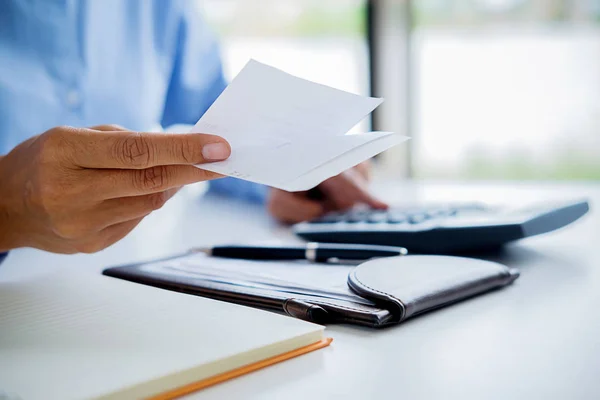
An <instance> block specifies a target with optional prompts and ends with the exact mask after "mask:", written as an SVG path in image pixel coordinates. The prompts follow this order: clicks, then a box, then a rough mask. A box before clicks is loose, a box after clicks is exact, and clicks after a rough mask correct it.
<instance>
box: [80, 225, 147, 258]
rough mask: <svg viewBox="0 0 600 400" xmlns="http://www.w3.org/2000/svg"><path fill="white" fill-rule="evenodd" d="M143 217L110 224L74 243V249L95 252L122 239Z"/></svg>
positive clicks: (82, 251)
mask: <svg viewBox="0 0 600 400" xmlns="http://www.w3.org/2000/svg"><path fill="white" fill-rule="evenodd" d="M142 219H143V218H136V219H133V220H130V221H124V222H121V223H119V224H115V225H111V226H109V227H107V228H105V229H103V230H102V231H100V232H98V233H97V234H96V235H93V236H92V237H89V238H87V239H85V240H82V241H80V242H78V243H76V244H74V249H75V251H77V252H81V253H95V252H98V251H100V250H102V249H105V248H106V247H108V246H110V245H112V244H114V243H116V242H118V241H119V240H121V239H123V238H124V237H125V236H127V234H129V232H131V231H132V230H133V229H134V228H135V227H136V226H137V225H138V224H139V223H140V222H141V221H142Z"/></svg>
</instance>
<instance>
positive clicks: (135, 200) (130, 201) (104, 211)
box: [93, 187, 179, 230]
mask: <svg viewBox="0 0 600 400" xmlns="http://www.w3.org/2000/svg"><path fill="white" fill-rule="evenodd" d="M178 190H179V188H178V187H175V188H172V189H169V190H166V191H164V192H158V193H152V194H148V195H144V196H134V197H123V198H119V199H109V200H105V201H103V202H102V203H100V205H99V206H98V207H97V209H96V210H95V211H94V216H93V219H94V222H93V224H94V226H96V227H98V230H102V229H105V228H107V227H109V226H112V225H116V224H120V223H122V222H126V221H130V220H133V219H137V218H143V217H145V216H147V215H148V214H150V213H151V212H152V211H156V210H158V209H160V208H162V206H164V205H165V203H166V202H167V201H169V199H171V198H172V197H173V196H174V195H175V194H176V193H177V191H178Z"/></svg>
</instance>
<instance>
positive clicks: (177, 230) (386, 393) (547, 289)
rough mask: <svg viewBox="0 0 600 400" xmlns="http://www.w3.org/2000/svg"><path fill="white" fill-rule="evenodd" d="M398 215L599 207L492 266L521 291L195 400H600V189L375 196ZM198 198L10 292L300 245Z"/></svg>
mask: <svg viewBox="0 0 600 400" xmlns="http://www.w3.org/2000/svg"><path fill="white" fill-rule="evenodd" d="M375 189H376V191H377V192H379V193H380V194H381V196H382V197H384V198H385V199H387V200H389V201H390V202H392V203H393V204H395V203H398V204H401V203H404V202H408V203H411V202H419V201H445V200H447V201H457V200H459V201H460V200H464V201H473V200H479V201H487V202H491V203H501V204H519V203H522V202H535V201H544V200H550V199H574V198H581V197H586V198H588V199H590V200H591V203H592V211H591V213H590V214H589V215H588V216H587V217H586V218H585V219H584V220H582V221H579V222H578V223H577V224H576V225H573V226H571V227H569V228H566V229H564V230H562V231H559V232H555V233H552V234H548V235H546V236H542V237H536V238H530V239H527V240H524V241H521V242H519V243H518V244H515V245H511V246H509V247H507V248H506V249H505V250H504V251H503V252H502V253H501V254H494V255H490V256H489V257H488V258H489V259H494V260H496V261H500V262H503V263H504V264H506V265H509V266H512V267H517V268H519V269H520V270H521V277H520V278H519V279H518V280H517V281H516V282H515V284H514V285H512V286H510V287H508V288H506V289H503V290H500V291H497V292H493V293H489V294H487V295H484V296H481V297H477V298H475V299H472V300H468V301H465V302H462V303H459V304H456V305H454V306H452V307H448V308H445V309H442V310H439V311H436V312H433V313H430V314H427V315H424V316H421V317H418V318H415V319H414V320H409V321H407V322H406V323H404V324H402V325H399V326H397V327H393V328H390V329H384V330H379V331H374V330H369V329H363V328H356V327H351V326H331V327H328V328H327V331H326V332H327V333H328V335H329V336H331V337H333V338H334V343H333V344H332V346H331V347H329V348H327V349H324V350H321V351H318V352H315V353H312V354H308V355H305V356H302V357H299V358H297V359H294V360H291V361H287V362H285V363H283V364H280V365H277V366H275V367H271V368H267V369H265V370H262V371H259V372H256V373H253V374H251V375H248V376H244V377H241V378H238V379H236V380H234V381H231V382H227V383H225V384H222V385H219V386H216V387H213V388H210V389H207V390H205V391H203V392H200V393H197V394H195V395H191V396H188V398H190V399H196V398H197V399H223V398H227V399H232V398H251V399H281V398H285V399H305V398H315V399H316V398H344V399H351V398H357V399H358V398H360V399H365V398H366V399H371V398H379V397H381V398H389V397H390V395H391V394H395V395H396V396H395V397H398V396H400V395H401V396H402V397H403V398H407V399H408V398H410V399H413V398H461V399H471V398H472V399H481V398H486V399H489V398H498V399H506V398H511V399H515V398H523V399H530V398H544V399H565V398H573V399H574V398H585V399H589V398H600V379H599V371H600V311H599V308H598V305H599V304H600V255H599V253H598V252H599V251H600V250H599V249H598V244H599V238H600V212H598V211H596V210H594V208H595V207H594V206H597V205H599V204H600V185H597V184H515V183H501V184H449V183H418V182H416V183H406V184H402V185H400V184H397V185H389V184H388V185H383V184H381V185H376V186H375ZM200 194H201V187H200V186H196V187H190V188H187V189H186V190H184V191H183V192H182V193H180V194H178V195H177V196H176V197H175V198H174V199H173V200H172V201H171V202H169V204H168V205H167V206H165V207H164V208H163V209H162V210H160V211H159V212H157V213H155V214H153V215H151V216H150V217H149V218H147V219H146V220H144V221H143V222H142V224H141V225H140V226H139V227H138V228H136V230H135V231H134V232H132V234H130V235H129V236H128V237H127V238H125V239H124V240H123V241H121V242H119V243H117V244H116V245H114V246H112V247H111V248H109V249H106V250H104V251H102V252H100V253H97V254H93V255H71V256H65V255H56V254H48V253H45V252H41V251H37V250H31V249H21V250H17V251H14V252H11V254H10V255H9V257H8V258H7V260H6V262H5V263H4V264H3V265H2V267H0V280H17V279H27V278H28V277H30V276H33V275H37V274H48V273H51V272H52V271H56V270H57V269H60V268H64V267H67V266H79V267H80V268H87V269H89V270H90V271H100V270H101V269H102V268H103V267H106V266H111V265H115V264H123V263H125V262H129V261H138V260H143V259H151V258H153V257H157V256H165V255H168V254H173V253H176V252H179V251H183V250H185V249H187V248H189V247H192V246H198V245H209V244H216V243H222V242H236V241H249V240H297V239H295V238H294V237H293V236H292V235H291V233H290V232H289V230H288V229H287V228H285V227H281V226H278V225H277V224H275V223H274V222H273V221H271V220H270V219H269V218H268V217H267V215H266V213H265V211H264V210H263V209H262V207H259V206H255V205H248V204H245V203H240V202H237V201H235V200H224V199H223V198H216V197H213V196H204V197H202V198H199V196H200Z"/></svg>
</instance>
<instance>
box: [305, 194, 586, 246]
mask: <svg viewBox="0 0 600 400" xmlns="http://www.w3.org/2000/svg"><path fill="white" fill-rule="evenodd" d="M588 211H589V204H588V202H587V201H584V200H582V201H574V202H569V203H563V204H549V203H543V204H537V205H532V206H528V207H519V208H509V207H501V206H500V207H498V206H487V205H485V204H479V203H460V204H445V205H443V204H442V205H440V204H437V205H435V204H431V205H421V206H411V207H408V206H406V207H393V208H390V209H388V210H373V209H353V210H350V211H346V212H332V213H329V214H326V215H324V216H323V217H321V218H318V219H315V220H312V221H308V222H302V223H299V224H296V225H294V226H293V231H294V233H295V234H296V235H298V236H300V237H302V238H304V239H306V240H309V241H313V242H325V243H361V244H380V245H390V246H401V247H405V248H407V249H408V251H409V252H410V253H422V254H449V253H460V252H472V251H486V250H490V249H496V248H498V247H501V246H502V245H504V244H506V243H509V242H512V241H515V240H518V239H522V238H526V237H529V236H534V235H539V234H542V233H546V232H550V231H554V230H556V229H559V228H562V227H564V226H566V225H569V224H570V223H572V222H574V221H576V220H577V219H579V218H581V217H582V216H583V215H584V214H586V213H587V212H588Z"/></svg>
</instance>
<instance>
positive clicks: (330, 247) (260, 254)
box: [192, 242, 407, 262]
mask: <svg viewBox="0 0 600 400" xmlns="http://www.w3.org/2000/svg"><path fill="white" fill-rule="evenodd" d="M192 251H194V252H202V253H205V254H207V255H209V256H213V257H226V258H241V259H246V260H304V259H306V260H309V261H312V262H332V261H343V260H368V259H371V258H375V257H392V256H403V255H406V254H407V251H406V249H405V248H403V247H394V246H376V245H366V244H337V243H314V242H311V243H306V244H305V245H298V246H278V245H256V246H252V245H224V246H215V247H209V248H196V249H193V250H192Z"/></svg>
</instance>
